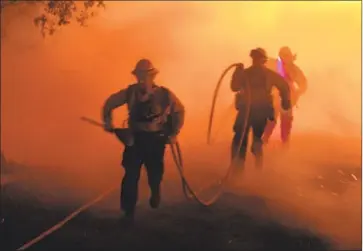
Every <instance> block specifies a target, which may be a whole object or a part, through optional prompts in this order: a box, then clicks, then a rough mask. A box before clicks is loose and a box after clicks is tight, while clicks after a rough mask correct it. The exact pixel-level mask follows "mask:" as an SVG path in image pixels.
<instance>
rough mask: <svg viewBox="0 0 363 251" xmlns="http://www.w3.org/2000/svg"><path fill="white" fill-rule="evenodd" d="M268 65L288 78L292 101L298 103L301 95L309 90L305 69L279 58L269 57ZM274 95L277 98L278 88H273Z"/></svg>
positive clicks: (294, 103)
mask: <svg viewBox="0 0 363 251" xmlns="http://www.w3.org/2000/svg"><path fill="white" fill-rule="evenodd" d="M266 67H267V68H268V69H270V70H272V71H274V72H276V73H278V74H280V76H282V77H283V78H284V79H285V80H286V82H287V83H288V84H289V88H290V94H291V102H292V104H293V105H296V103H297V101H298V99H299V97H300V96H301V95H302V94H303V93H305V92H306V90H307V80H306V77H305V75H304V73H303V71H302V70H301V69H300V68H299V67H298V66H297V65H296V64H294V63H292V64H284V63H283V62H282V60H281V59H279V58H278V59H276V58H269V59H268V61H267V63H266ZM295 83H296V85H297V86H295ZM273 96H274V98H277V96H278V93H277V91H276V90H273Z"/></svg>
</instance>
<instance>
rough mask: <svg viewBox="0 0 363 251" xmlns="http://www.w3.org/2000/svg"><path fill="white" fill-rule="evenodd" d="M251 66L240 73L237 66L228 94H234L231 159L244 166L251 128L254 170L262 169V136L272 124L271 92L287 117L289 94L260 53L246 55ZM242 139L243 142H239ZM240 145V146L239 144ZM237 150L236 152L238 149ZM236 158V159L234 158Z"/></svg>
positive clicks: (256, 51)
mask: <svg viewBox="0 0 363 251" xmlns="http://www.w3.org/2000/svg"><path fill="white" fill-rule="evenodd" d="M250 57H251V58H252V66H250V67H248V68H247V69H244V66H243V64H240V65H239V66H238V67H237V68H236V70H235V72H234V73H233V75H232V81H231V90H232V91H233V92H235V93H236V100H235V105H236V108H237V111H238V113H237V117H236V121H235V124H234V127H233V130H234V133H235V134H234V137H233V141H232V159H233V160H237V163H235V164H237V165H238V166H240V167H241V169H242V168H243V166H244V162H245V158H246V151H247V145H248V134H249V131H250V129H251V128H252V132H253V142H252V147H251V151H252V153H253V154H254V156H255V164H256V167H257V168H261V167H262V144H263V142H262V135H263V132H264V129H265V126H266V123H267V121H268V120H274V109H273V104H272V96H271V89H272V88H273V87H276V88H277V90H278V91H279V93H280V97H281V107H282V108H283V110H284V112H286V113H287V114H290V113H291V109H290V108H291V102H290V90H289V86H288V84H287V83H286V81H285V80H284V79H283V78H282V77H281V76H280V75H279V74H277V73H275V72H274V71H272V70H270V69H268V68H266V66H265V63H266V61H267V55H266V52H265V50H264V49H262V48H256V49H253V50H252V51H251V52H250ZM242 137H243V138H242ZM240 142H241V143H240ZM239 146H241V147H240V148H239V149H238V147H239ZM236 155H237V156H236Z"/></svg>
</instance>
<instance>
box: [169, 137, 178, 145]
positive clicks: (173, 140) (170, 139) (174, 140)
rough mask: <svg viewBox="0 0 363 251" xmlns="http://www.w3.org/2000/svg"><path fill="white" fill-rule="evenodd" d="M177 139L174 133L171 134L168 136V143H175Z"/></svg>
mask: <svg viewBox="0 0 363 251" xmlns="http://www.w3.org/2000/svg"><path fill="white" fill-rule="evenodd" d="M177 141H178V139H177V137H176V136H174V135H171V136H169V137H168V143H169V144H175V143H176V142H177Z"/></svg>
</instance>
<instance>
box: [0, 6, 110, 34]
mask: <svg viewBox="0 0 363 251" xmlns="http://www.w3.org/2000/svg"><path fill="white" fill-rule="evenodd" d="M24 5H25V6H26V7H28V6H32V7H34V8H37V9H38V10H39V9H40V10H41V14H40V15H36V14H35V16H34V24H35V25H36V26H38V27H39V28H40V32H41V34H42V35H43V36H46V35H52V34H54V32H55V31H56V30H57V28H59V27H61V26H65V25H68V24H70V23H71V22H77V23H79V24H80V25H81V26H86V22H87V20H88V19H89V18H91V17H93V16H94V15H95V14H96V10H97V9H99V8H101V7H103V8H104V7H105V4H104V1H29V0H28V1H18V0H8V1H1V12H4V11H5V10H6V8H9V7H11V6H14V7H16V6H19V7H20V6H24Z"/></svg>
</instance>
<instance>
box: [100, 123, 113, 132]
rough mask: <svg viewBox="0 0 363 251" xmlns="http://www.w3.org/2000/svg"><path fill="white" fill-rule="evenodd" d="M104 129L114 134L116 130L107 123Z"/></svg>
mask: <svg viewBox="0 0 363 251" xmlns="http://www.w3.org/2000/svg"><path fill="white" fill-rule="evenodd" d="M103 129H104V130H105V131H106V132H110V133H111V132H114V128H113V126H112V125H111V124H108V123H105V124H104V125H103Z"/></svg>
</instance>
